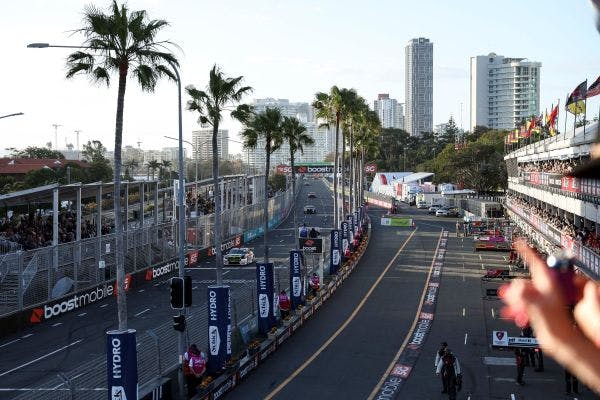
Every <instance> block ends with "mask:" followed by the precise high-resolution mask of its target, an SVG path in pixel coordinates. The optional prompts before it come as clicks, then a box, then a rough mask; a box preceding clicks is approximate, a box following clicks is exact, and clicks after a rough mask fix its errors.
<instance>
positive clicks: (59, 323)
mask: <svg viewBox="0 0 600 400" xmlns="http://www.w3.org/2000/svg"><path fill="white" fill-rule="evenodd" d="M60 325H62V322H57V323H55V324H54V325H52V326H60Z"/></svg>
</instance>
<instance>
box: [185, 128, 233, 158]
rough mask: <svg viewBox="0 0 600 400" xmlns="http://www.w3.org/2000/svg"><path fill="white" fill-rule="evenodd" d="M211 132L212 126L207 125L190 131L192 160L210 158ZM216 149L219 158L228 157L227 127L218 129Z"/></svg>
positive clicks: (211, 149)
mask: <svg viewBox="0 0 600 400" xmlns="http://www.w3.org/2000/svg"><path fill="white" fill-rule="evenodd" d="M212 134H213V131H212V128H211V127H208V126H203V127H202V128H201V129H199V130H197V131H192V144H193V147H192V153H193V154H192V157H193V159H194V160H198V161H207V160H212V151H213V148H212ZM217 151H218V153H219V158H221V159H228V158H229V131H228V130H227V129H219V131H218V132H217Z"/></svg>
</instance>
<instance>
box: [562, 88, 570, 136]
mask: <svg viewBox="0 0 600 400" xmlns="http://www.w3.org/2000/svg"><path fill="white" fill-rule="evenodd" d="M568 99H569V95H568V94H567V100H568ZM566 107H567V103H565V131H564V132H563V133H564V134H565V137H567V120H568V119H569V113H568V112H566V111H567V109H566Z"/></svg>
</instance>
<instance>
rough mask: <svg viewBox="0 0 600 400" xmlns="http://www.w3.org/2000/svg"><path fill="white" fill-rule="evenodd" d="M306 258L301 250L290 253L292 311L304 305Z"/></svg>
mask: <svg viewBox="0 0 600 400" xmlns="http://www.w3.org/2000/svg"><path fill="white" fill-rule="evenodd" d="M304 281H305V277H304V256H303V255H302V252H301V251H300V250H292V251H290V301H291V302H292V309H296V308H297V307H298V306H303V305H304Z"/></svg>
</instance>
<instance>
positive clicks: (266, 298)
mask: <svg viewBox="0 0 600 400" xmlns="http://www.w3.org/2000/svg"><path fill="white" fill-rule="evenodd" d="M273 287H274V279H273V263H268V264H265V263H256V293H257V295H258V296H257V297H258V331H259V332H260V333H262V334H265V335H266V334H267V333H269V331H270V330H271V328H272V327H274V326H275V313H274V308H275V304H274V300H273V299H274V297H273V296H274V295H275V296H276V294H275V293H274V292H273Z"/></svg>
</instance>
